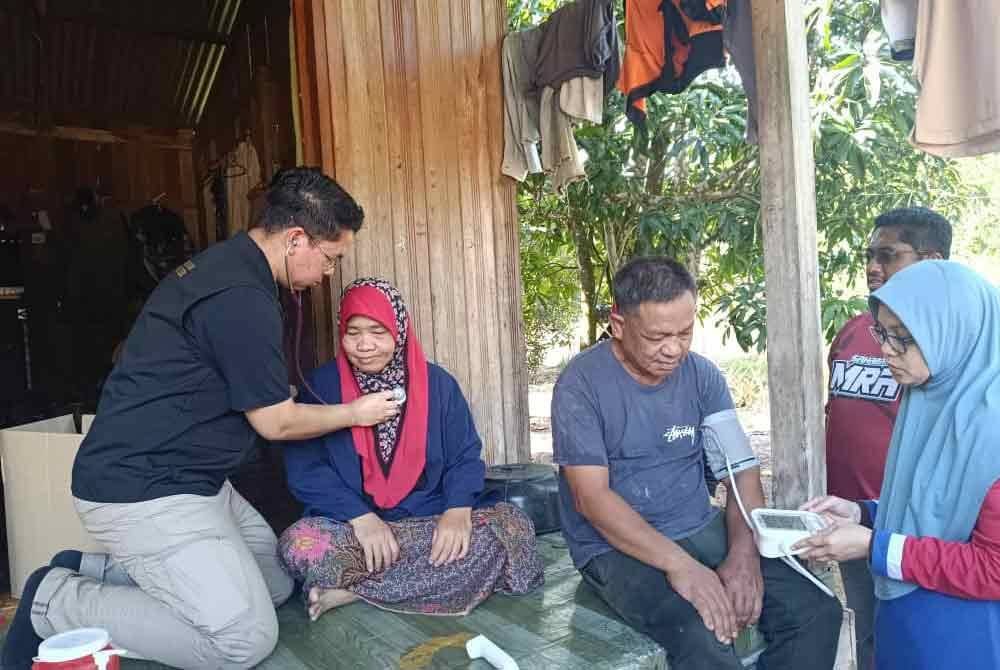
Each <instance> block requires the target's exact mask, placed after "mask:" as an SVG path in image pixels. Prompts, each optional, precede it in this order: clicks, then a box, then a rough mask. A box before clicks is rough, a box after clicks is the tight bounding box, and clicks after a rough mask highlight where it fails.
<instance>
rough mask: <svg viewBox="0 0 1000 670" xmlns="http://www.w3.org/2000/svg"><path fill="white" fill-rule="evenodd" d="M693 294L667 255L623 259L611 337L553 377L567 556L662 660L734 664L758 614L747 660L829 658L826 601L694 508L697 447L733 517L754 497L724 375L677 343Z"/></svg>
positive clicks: (777, 662) (686, 668)
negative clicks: (758, 645)
mask: <svg viewBox="0 0 1000 670" xmlns="http://www.w3.org/2000/svg"><path fill="white" fill-rule="evenodd" d="M696 297H697V289H696V287H695V283H694V280H693V278H692V277H691V275H690V273H688V271H687V270H686V269H685V268H684V267H683V266H682V265H681V264H679V263H677V262H676V261H673V260H670V259H667V258H637V259H634V260H632V261H630V262H629V263H627V264H626V265H625V266H624V267H622V268H621V270H619V271H618V273H617V274H616V275H615V283H614V298H615V303H616V307H615V310H614V312H613V313H612V315H611V339H609V340H605V341H602V342H601V343H599V344H597V345H595V346H593V347H591V348H590V349H588V350H587V351H584V352H583V353H581V354H579V355H578V356H577V357H576V358H574V359H573V360H572V361H571V362H570V364H569V365H568V366H567V367H566V369H565V371H564V372H563V373H562V375H560V377H559V381H558V382H557V383H556V387H555V392H554V395H553V399H552V432H553V440H554V443H553V448H554V452H555V453H554V457H555V461H556V463H558V464H559V465H560V466H561V467H560V477H559V493H560V503H561V512H562V523H563V531H564V533H565V536H566V539H567V541H568V543H569V548H570V553H571V554H572V556H573V562H574V563H575V564H576V566H577V568H578V569H579V570H580V571H581V573H582V574H583V577H584V579H585V580H586V581H587V582H588V583H589V584H590V585H591V586H592V587H594V588H595V589H596V590H597V592H598V593H599V594H600V596H601V597H602V598H603V599H604V600H605V601H606V602H607V603H608V605H610V606H611V607H612V608H613V609H614V610H615V611H616V612H617V613H618V614H619V615H620V616H621V617H622V618H624V619H625V621H627V622H628V623H629V624H630V625H631V626H632V627H634V628H636V629H637V630H639V631H641V632H643V633H645V634H647V635H649V636H650V637H652V638H653V639H654V640H656V641H657V642H659V643H660V644H661V645H663V647H664V648H665V649H666V652H667V655H668V658H669V661H670V667H671V668H675V669H676V670H695V669H701V668H704V669H705V670H726V669H730V668H731V669H734V670H735V669H736V668H740V667H742V666H741V664H740V661H739V659H738V658H737V656H736V654H735V652H734V650H733V646H732V641H733V639H734V638H735V637H736V635H737V633H738V632H739V630H740V629H741V628H742V627H744V626H746V625H747V624H751V623H756V622H757V621H758V619H759V622H760V629H761V631H762V632H763V634H764V636H765V638H766V640H767V643H768V646H767V650H766V651H765V652H764V654H763V656H762V658H761V667H762V668H767V670H781V669H785V668H787V669H789V670H790V669H792V668H810V669H811V670H824V669H827V668H832V667H833V664H834V660H835V657H836V649H837V639H838V636H839V632H840V622H841V607H840V604H839V603H838V602H837V600H836V599H835V598H831V597H829V596H827V595H825V594H824V593H822V592H821V591H820V590H819V589H817V588H816V587H815V586H813V585H812V584H810V583H809V582H808V581H806V580H805V578H803V577H802V576H801V575H799V574H797V573H796V572H794V571H793V570H792V569H791V568H789V567H788V566H786V565H785V564H784V563H782V562H781V561H779V560H776V559H765V558H761V557H760V555H759V554H758V553H757V549H756V545H755V544H754V539H753V535H752V533H751V530H750V528H749V527H748V526H747V524H746V522H745V521H744V520H743V517H742V516H741V514H740V511H739V508H738V506H737V505H736V503H735V502H729V503H727V505H726V511H725V514H724V515H723V514H721V513H719V512H718V510H716V509H715V508H714V507H712V505H711V503H710V499H709V493H708V489H707V487H706V484H705V477H704V473H705V456H706V455H708V456H709V457H710V458H709V465H710V466H712V469H713V470H714V472H715V474H716V476H718V477H719V478H720V479H723V480H724V481H725V485H726V486H727V487H728V488H730V489H731V488H732V487H733V486H734V485H735V486H736V487H738V489H739V492H740V494H741V496H742V499H743V501H744V503H745V504H746V506H747V508H748V512H749V510H752V509H753V508H756V507H761V506H763V502H764V496H763V491H762V488H761V483H760V470H759V467H758V464H757V460H756V458H755V457H754V456H753V452H752V451H751V450H750V448H749V445H748V444H747V439H746V435H745V434H744V433H743V431H742V429H741V428H740V426H739V422H738V420H737V418H736V412H735V410H734V409H733V401H732V398H731V397H730V394H729V389H728V387H727V386H726V381H725V379H724V378H723V377H722V374H721V373H720V372H719V370H718V368H716V367H715V366H714V365H713V364H712V363H710V362H709V361H708V360H706V359H705V358H702V357H701V356H699V355H697V354H689V349H690V346H691V337H692V331H693V330H694V321H695V307H696V305H695V301H696ZM706 421H708V423H709V424H711V425H712V427H713V430H712V434H713V436H714V438H715V441H717V442H719V443H720V445H719V446H720V447H721V448H722V449H725V451H726V452H727V453H728V454H729V456H730V459H729V460H730V462H731V464H732V467H733V472H734V475H733V478H734V479H735V482H733V481H731V478H729V477H728V473H727V471H726V466H725V460H724V459H723V458H721V457H720V458H713V454H706V452H705V451H704V448H703V426H704V425H705V424H706ZM713 460H714V461H715V462H714V463H713ZM720 463H721V465H720ZM732 499H733V496H731V495H730V496H727V501H732Z"/></svg>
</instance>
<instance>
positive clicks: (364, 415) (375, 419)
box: [348, 391, 399, 426]
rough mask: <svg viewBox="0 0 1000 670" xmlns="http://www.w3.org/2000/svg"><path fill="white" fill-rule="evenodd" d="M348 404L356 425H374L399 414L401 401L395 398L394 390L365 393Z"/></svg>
mask: <svg viewBox="0 0 1000 670" xmlns="http://www.w3.org/2000/svg"><path fill="white" fill-rule="evenodd" d="M348 406H349V407H350V410H351V418H352V419H353V420H354V422H353V425H355V426H374V425H375V424H377V423H383V422H385V421H388V420H389V419H391V418H392V417H394V416H396V415H397V414H399V403H397V402H396V401H395V400H393V396H392V391H379V392H378V393H369V394H368V395H363V396H361V397H360V398H358V399H357V400H354V401H352V402H351V403H349V405H348Z"/></svg>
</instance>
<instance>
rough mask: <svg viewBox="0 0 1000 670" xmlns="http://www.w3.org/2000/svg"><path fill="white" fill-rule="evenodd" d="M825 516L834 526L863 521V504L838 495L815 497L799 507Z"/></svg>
mask: <svg viewBox="0 0 1000 670" xmlns="http://www.w3.org/2000/svg"><path fill="white" fill-rule="evenodd" d="M799 509H800V510H804V511H806V512H815V513H816V514H819V515H821V516H823V517H824V518H825V519H826V520H827V522H828V523H830V524H831V525H833V526H843V525H845V524H856V523H861V505H859V504H858V503H856V502H851V501H850V500H844V499H843V498H838V497H837V496H820V497H818V498H813V499H812V500H810V501H809V502H807V503H806V504H804V505H802V507H800V508H799Z"/></svg>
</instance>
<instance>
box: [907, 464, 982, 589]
mask: <svg viewBox="0 0 1000 670" xmlns="http://www.w3.org/2000/svg"><path fill="white" fill-rule="evenodd" d="M902 572H903V575H902V576H903V580H904V581H907V582H911V583H914V584H918V585H920V586H922V587H923V588H925V589H929V590H931V591H937V592H939V593H944V594H947V595H951V596H956V597H959V598H969V599H972V600H1000V481H998V482H996V483H995V484H993V487H992V488H991V489H990V490H989V492H988V493H987V494H986V499H985V500H984V501H983V506H982V508H981V509H980V511H979V519H978V520H977V521H976V527H975V528H974V529H973V531H972V537H971V538H970V539H969V541H968V542H946V541H944V540H939V539H937V538H933V537H920V538H917V537H911V536H907V537H906V542H905V544H904V546H903V562H902Z"/></svg>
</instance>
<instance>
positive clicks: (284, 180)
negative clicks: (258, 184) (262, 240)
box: [257, 167, 365, 241]
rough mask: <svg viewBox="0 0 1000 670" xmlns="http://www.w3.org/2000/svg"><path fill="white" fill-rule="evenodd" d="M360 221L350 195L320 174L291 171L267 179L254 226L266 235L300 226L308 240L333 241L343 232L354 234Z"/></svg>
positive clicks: (306, 169)
mask: <svg viewBox="0 0 1000 670" xmlns="http://www.w3.org/2000/svg"><path fill="white" fill-rule="evenodd" d="M364 219H365V213H364V210H362V209H361V207H360V206H359V205H358V203H356V202H355V201H354V198H352V197H351V195H350V193H348V192H347V191H345V190H344V189H343V187H342V186H341V185H340V184H338V183H337V182H336V181H334V180H333V179H331V178H330V177H328V176H326V175H325V174H323V171H322V170H320V169H319V168H315V167H294V168H287V169H285V170H279V171H278V172H277V173H275V175H274V177H273V178H272V179H271V183H270V184H269V185H268V187H267V193H266V195H265V196H264V207H263V209H262V211H261V213H260V218H259V219H258V221H257V225H258V226H262V227H263V228H264V230H266V231H267V232H268V233H276V232H279V231H281V230H284V229H285V228H290V227H292V226H301V227H302V228H303V230H305V231H306V234H307V235H309V236H310V237H313V238H316V239H320V240H330V241H333V240H336V239H338V238H339V237H340V234H341V233H342V232H343V231H344V230H345V229H349V230H352V231H354V232H358V230H359V229H360V228H361V223H362V222H363V221H364Z"/></svg>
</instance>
